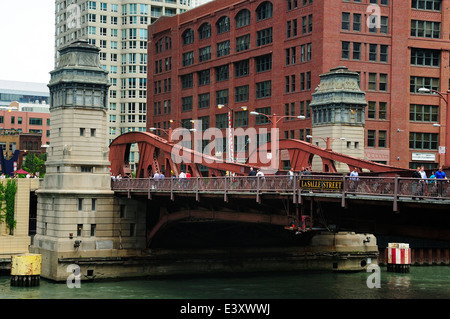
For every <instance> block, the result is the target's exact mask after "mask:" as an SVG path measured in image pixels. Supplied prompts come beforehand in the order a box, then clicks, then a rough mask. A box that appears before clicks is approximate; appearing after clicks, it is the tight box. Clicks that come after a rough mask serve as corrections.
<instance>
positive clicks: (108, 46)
mask: <svg viewBox="0 0 450 319" xmlns="http://www.w3.org/2000/svg"><path fill="white" fill-rule="evenodd" d="M55 4H56V7H55V67H57V66H58V64H59V59H60V56H59V51H58V50H60V49H61V48H62V47H65V46H67V45H68V44H70V43H72V42H74V41H76V40H78V39H85V40H88V41H89V43H90V44H93V45H95V46H97V47H99V48H100V49H101V51H100V62H101V64H102V67H103V69H104V70H106V71H108V72H109V82H110V84H111V87H110V89H109V101H108V141H109V142H111V141H112V140H113V139H115V138H116V137H117V136H119V135H120V134H123V133H126V132H129V131H145V123H146V116H147V40H148V37H147V26H148V25H149V24H150V23H153V22H155V21H156V20H157V19H158V18H160V17H162V16H174V15H176V14H179V13H182V12H184V11H186V10H188V9H190V8H191V0H165V1H156V0H155V1H153V0H142V1H139V2H133V1H128V0H101V1H87V0H56V1H55ZM137 161H138V157H137V149H136V148H135V147H133V148H132V150H131V152H130V166H131V168H132V169H133V168H134V165H135V164H134V163H136V162H137Z"/></svg>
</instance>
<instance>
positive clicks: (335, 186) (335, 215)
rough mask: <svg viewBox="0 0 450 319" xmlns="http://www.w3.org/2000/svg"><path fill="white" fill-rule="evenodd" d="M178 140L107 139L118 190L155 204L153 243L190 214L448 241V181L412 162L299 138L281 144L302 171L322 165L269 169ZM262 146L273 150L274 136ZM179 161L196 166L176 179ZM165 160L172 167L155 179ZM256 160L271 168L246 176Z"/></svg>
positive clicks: (148, 136) (142, 135)
mask: <svg viewBox="0 0 450 319" xmlns="http://www.w3.org/2000/svg"><path fill="white" fill-rule="evenodd" d="M134 143H137V144H138V147H139V164H138V169H137V174H136V178H131V174H130V171H129V164H128V161H127V159H128V156H129V151H130V147H131V144H134ZM176 147H178V146H177V145H176V144H175V143H173V142H169V141H167V140H165V139H163V138H161V137H159V136H157V135H154V134H152V133H147V132H131V133H126V134H123V135H121V136H120V137H118V138H117V139H116V140H114V141H113V143H112V144H111V146H110V161H111V173H112V175H113V176H118V175H119V174H120V175H122V176H125V178H121V179H115V180H113V181H112V189H113V190H114V192H115V194H116V196H119V197H122V198H125V199H137V200H140V201H146V202H148V203H150V206H151V207H152V208H151V210H152V213H153V214H154V216H153V217H152V225H151V226H149V227H148V228H147V231H148V235H147V240H148V246H150V245H151V243H152V241H153V240H154V238H155V237H156V236H157V234H158V232H159V231H160V230H161V229H163V228H165V227H166V226H168V225H171V224H174V223H176V222H181V221H186V220H194V221H198V222H201V221H229V222H238V223H258V224H267V225H274V226H276V227H278V228H282V229H286V230H292V231H294V232H295V233H297V234H306V233H310V232H314V231H315V230H321V229H328V230H331V229H334V230H336V229H338V230H351V231H356V232H371V233H374V234H386V235H401V236H412V237H417V238H423V239H433V240H450V230H447V229H446V226H445V225H448V222H449V221H450V217H448V216H447V215H448V214H446V211H448V208H449V207H450V206H449V205H450V184H448V183H447V182H446V181H445V182H444V181H437V180H431V179H429V180H419V179H415V178H412V177H410V176H411V174H412V172H411V170H409V169H403V168H398V167H393V166H388V165H383V164H379V163H374V162H371V161H367V160H363V159H359V158H354V157H351V156H348V155H344V154H339V153H336V152H333V151H331V150H327V149H323V148H320V147H318V146H315V145H313V144H311V143H307V142H304V141H299V140H280V141H279V144H278V147H279V149H280V150H284V151H285V152H287V154H288V158H289V161H290V164H291V167H293V168H294V170H296V171H297V172H298V171H299V170H300V169H301V168H303V167H305V166H311V164H312V160H313V158H314V157H315V156H318V157H320V159H321V160H322V163H323V172H320V173H316V172H314V174H313V175H304V174H300V175H299V174H295V175H294V176H290V175H287V172H286V171H283V170H276V171H270V168H271V167H268V166H264V165H263V164H262V163H260V162H256V163H255V162H254V163H252V164H251V165H250V164H249V163H248V162H247V163H235V162H227V161H225V160H222V159H220V158H216V157H213V156H208V155H204V154H202V153H200V152H196V151H194V150H192V149H189V148H180V149H176ZM265 147H266V149H267V150H269V151H271V146H270V143H268V145H265ZM174 150H175V151H176V152H177V153H176V154H177V156H178V161H175V159H177V158H176V157H174V156H173V154H174V153H173V152H174ZM248 158H249V159H250V158H251V156H248ZM180 159H181V160H180ZM335 162H342V163H344V164H346V165H347V166H348V168H349V171H350V170H352V169H353V168H355V167H356V168H357V170H358V171H359V172H360V174H359V176H358V177H357V178H355V177H352V176H349V175H348V173H346V172H337V170H336V165H335ZM182 164H185V167H186V170H189V171H191V172H192V177H191V178H178V174H179V172H180V171H181V167H182V166H181V165H182ZM275 164H276V165H278V164H279V163H275ZM271 165H273V163H272V164H271ZM161 167H164V168H165V170H166V171H172V172H173V174H171V175H170V174H167V175H168V176H167V177H165V178H164V179H160V178H156V179H155V178H152V176H153V173H154V172H156V171H161V169H160V168H161ZM251 167H255V168H261V169H263V170H264V169H268V170H267V171H269V172H271V174H268V175H265V176H248V172H249V171H250V169H251ZM201 168H203V172H202V170H201ZM205 168H206V170H207V172H206V173H205Z"/></svg>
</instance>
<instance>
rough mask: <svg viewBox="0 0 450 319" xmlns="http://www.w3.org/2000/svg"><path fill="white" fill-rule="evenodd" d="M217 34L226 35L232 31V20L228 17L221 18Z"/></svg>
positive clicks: (217, 26) (217, 25)
mask: <svg viewBox="0 0 450 319" xmlns="http://www.w3.org/2000/svg"><path fill="white" fill-rule="evenodd" d="M216 28H217V34H221V33H225V32H228V31H230V18H228V17H221V18H220V19H219V20H218V21H217V23H216Z"/></svg>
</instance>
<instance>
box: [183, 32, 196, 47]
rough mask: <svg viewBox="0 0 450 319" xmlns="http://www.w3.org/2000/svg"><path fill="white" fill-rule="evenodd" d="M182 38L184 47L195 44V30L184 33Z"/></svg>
mask: <svg viewBox="0 0 450 319" xmlns="http://www.w3.org/2000/svg"><path fill="white" fill-rule="evenodd" d="M182 38H183V45H185V44H190V43H193V42H194V30H192V29H187V30H186V31H184V32H183V35H182Z"/></svg>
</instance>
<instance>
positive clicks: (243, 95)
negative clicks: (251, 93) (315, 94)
mask: <svg viewBox="0 0 450 319" xmlns="http://www.w3.org/2000/svg"><path fill="white" fill-rule="evenodd" d="M248 87H249V86H248V85H243V86H238V87H236V88H235V93H234V97H235V102H236V103H239V102H245V101H248Z"/></svg>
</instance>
